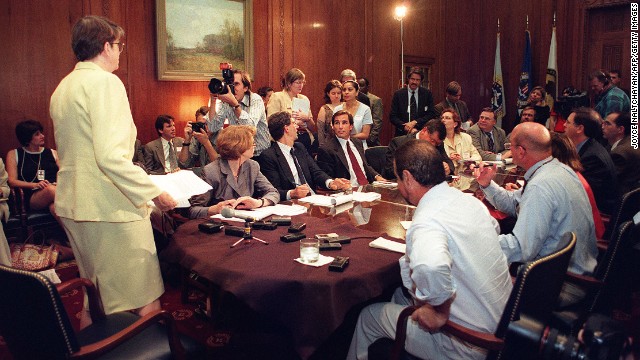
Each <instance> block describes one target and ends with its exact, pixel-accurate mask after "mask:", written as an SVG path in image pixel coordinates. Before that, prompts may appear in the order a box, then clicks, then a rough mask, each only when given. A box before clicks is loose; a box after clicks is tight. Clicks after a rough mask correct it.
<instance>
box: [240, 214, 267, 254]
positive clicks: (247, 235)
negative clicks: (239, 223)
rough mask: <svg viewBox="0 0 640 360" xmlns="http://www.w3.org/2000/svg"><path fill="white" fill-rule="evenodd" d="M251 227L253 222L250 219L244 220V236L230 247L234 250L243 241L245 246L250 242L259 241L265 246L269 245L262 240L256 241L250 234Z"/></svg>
mask: <svg viewBox="0 0 640 360" xmlns="http://www.w3.org/2000/svg"><path fill="white" fill-rule="evenodd" d="M252 225H253V220H250V219H245V222H244V234H243V235H242V237H241V238H240V240H238V241H236V242H234V243H233V244H232V245H231V246H230V247H232V248H234V247H235V246H236V245H238V244H240V243H241V242H243V241H245V240H246V241H247V242H246V243H245V244H247V245H248V244H251V240H256V241H259V242H261V243H263V244H265V245H269V243H268V242H267V241H264V240H262V239H258V238H257V237H254V236H253V235H252V233H251V230H252Z"/></svg>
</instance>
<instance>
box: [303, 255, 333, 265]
mask: <svg viewBox="0 0 640 360" xmlns="http://www.w3.org/2000/svg"><path fill="white" fill-rule="evenodd" d="M293 261H297V262H299V263H300V264H302V265H309V266H314V267H320V266H325V265H327V264H331V262H332V261H333V258H332V257H331V256H326V255H322V254H319V255H318V261H316V262H312V263H306V262H303V261H302V259H300V258H297V259H293Z"/></svg>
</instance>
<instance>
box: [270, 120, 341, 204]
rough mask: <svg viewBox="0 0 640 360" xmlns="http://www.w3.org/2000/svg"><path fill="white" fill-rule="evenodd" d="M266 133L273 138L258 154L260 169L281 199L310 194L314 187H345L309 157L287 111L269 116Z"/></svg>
mask: <svg viewBox="0 0 640 360" xmlns="http://www.w3.org/2000/svg"><path fill="white" fill-rule="evenodd" d="M267 121H268V124H269V133H270V134H271V137H272V138H273V139H275V140H276V141H275V142H272V143H271V146H270V147H269V148H267V149H266V150H264V151H263V152H262V153H261V154H260V156H259V157H258V162H259V163H260V171H261V172H262V174H264V176H265V177H266V178H267V179H268V180H269V182H270V183H271V184H272V185H273V186H275V187H276V189H278V192H279V193H280V199H281V200H291V199H299V198H302V197H305V196H307V195H310V194H311V193H312V192H313V191H314V190H315V189H316V188H317V187H322V188H324V189H330V190H347V189H350V188H351V183H350V182H349V180H347V179H335V180H334V179H331V177H329V175H327V174H326V173H325V172H324V171H322V170H321V169H320V168H319V167H318V165H317V164H316V163H315V161H313V158H311V156H310V155H309V153H308V152H307V150H306V148H305V147H304V145H303V144H302V143H299V142H295V141H296V139H297V138H298V125H297V124H296V122H295V121H291V114H289V113H288V112H285V111H282V112H277V113H275V114H272V115H271V116H269V119H268V120H267Z"/></svg>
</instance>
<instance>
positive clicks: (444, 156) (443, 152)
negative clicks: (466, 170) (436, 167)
mask: <svg viewBox="0 0 640 360" xmlns="http://www.w3.org/2000/svg"><path fill="white" fill-rule="evenodd" d="M436 149H438V151H439V152H440V155H442V161H444V162H446V163H447V165H449V173H448V174H445V175H449V174H453V171H454V170H455V166H454V165H453V161H451V159H450V158H449V156H447V151H446V150H445V149H444V144H440V145H439V146H438V147H437V148H436Z"/></svg>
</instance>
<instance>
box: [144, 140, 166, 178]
mask: <svg viewBox="0 0 640 360" xmlns="http://www.w3.org/2000/svg"><path fill="white" fill-rule="evenodd" d="M156 140H157V139H156ZM156 140H153V141H151V142H149V143H147V144H146V145H145V146H144V167H145V168H146V169H147V172H148V173H149V174H151V175H164V174H165V171H164V165H162V163H161V162H160V159H158V155H157V152H158V149H157V146H158V145H157V143H158V141H156ZM160 147H162V146H160Z"/></svg>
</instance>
